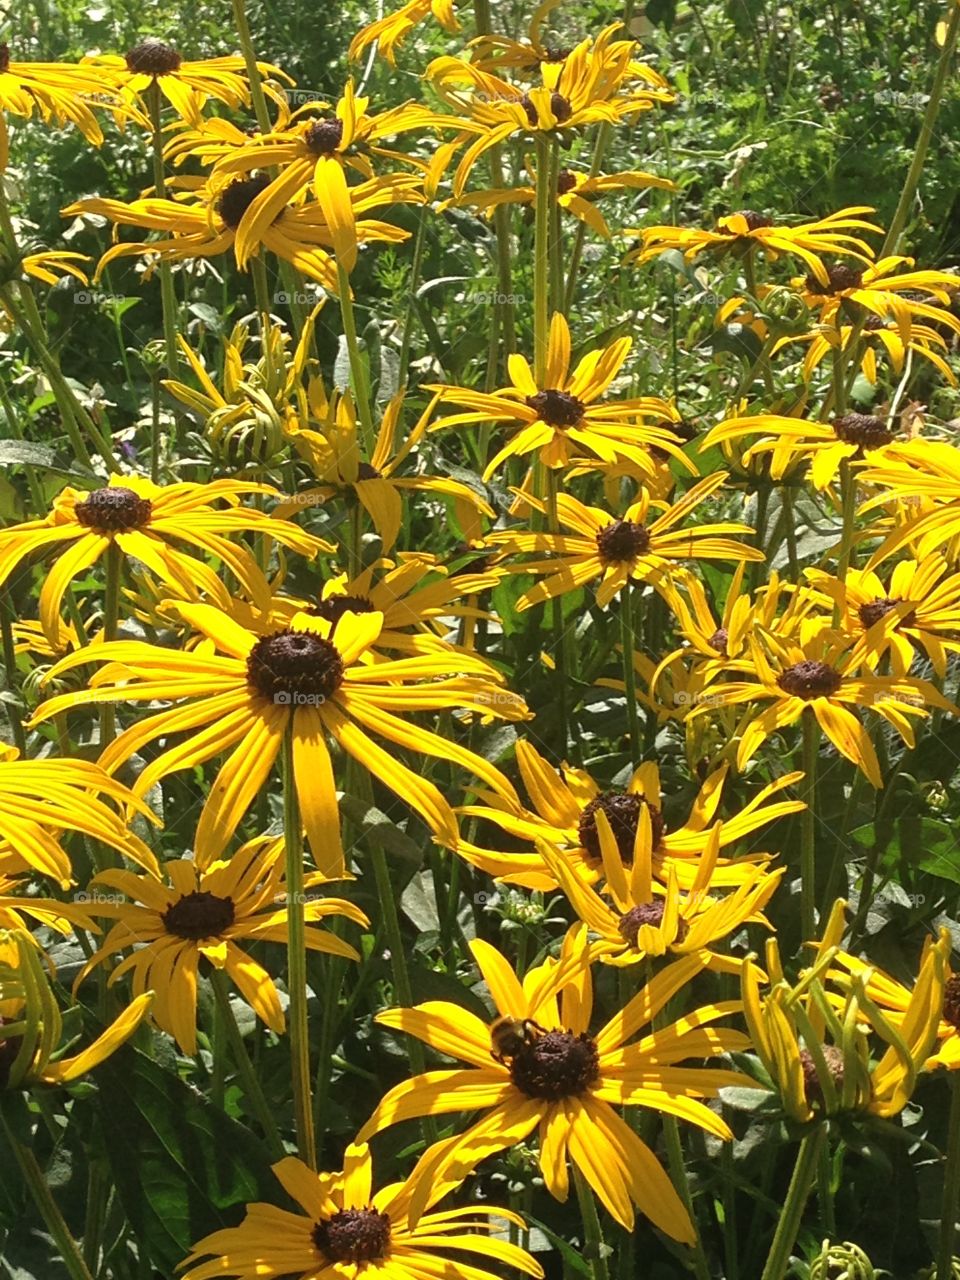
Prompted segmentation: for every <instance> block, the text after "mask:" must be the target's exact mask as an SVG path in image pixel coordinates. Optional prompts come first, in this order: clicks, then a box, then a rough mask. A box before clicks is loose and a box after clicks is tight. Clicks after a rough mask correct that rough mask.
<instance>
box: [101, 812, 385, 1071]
mask: <svg viewBox="0 0 960 1280" xmlns="http://www.w3.org/2000/svg"><path fill="white" fill-rule="evenodd" d="M283 860H284V849H283V837H282V836H281V837H279V838H273V837H268V836H262V837H260V838H259V839H256V840H250V841H248V842H247V843H246V844H245V845H243V846H242V847H241V848H239V849H238V850H237V851H236V852H235V853H234V854H233V855H232V856H231V857H230V858H229V859H226V860H220V861H215V862H210V863H208V864H207V865H206V867H205V868H203V869H201V868H200V867H198V866H197V864H196V863H195V862H194V861H193V860H192V859H190V858H179V859H171V860H169V861H167V862H165V863H164V864H163V867H162V869H161V874H160V875H158V876H148V875H134V874H133V873H132V872H130V871H120V870H115V869H112V868H111V869H108V870H106V871H102V872H100V874H99V875H97V876H96V877H95V878H94V879H93V881H92V882H91V884H90V893H89V894H88V903H87V910H88V911H89V913H90V914H91V915H93V916H96V917H102V918H105V919H109V920H115V921H116V924H114V925H113V927H112V928H111V929H110V931H109V933H108V934H107V936H106V937H105V938H104V940H103V942H102V944H101V946H100V947H99V948H98V950H97V951H96V952H95V953H94V954H93V955H92V956H91V957H90V959H89V960H88V961H87V963H86V964H85V965H84V967H83V969H82V970H81V971H80V974H79V975H78V977H77V984H79V983H80V982H82V980H83V979H84V978H85V977H86V975H87V974H88V973H89V972H90V971H91V970H92V969H95V968H96V966H97V965H101V964H105V963H106V962H107V961H109V960H111V958H112V957H114V956H116V955H117V954H118V953H120V952H128V953H129V954H127V955H126V956H125V957H124V958H123V959H121V960H120V963H119V964H117V965H116V966H115V967H114V968H112V969H111V970H110V979H109V981H110V983H111V984H112V983H115V982H116V981H117V980H118V979H120V978H123V977H124V976H125V975H127V974H130V975H131V976H132V982H133V993H134V995H135V996H139V995H140V994H141V993H142V992H144V991H148V990H151V989H152V990H153V991H154V992H155V994H156V998H155V1000H154V1003H153V1007H152V1009H151V1016H152V1018H153V1020H154V1021H155V1022H156V1024H157V1026H158V1027H160V1028H161V1029H162V1030H164V1031H166V1032H167V1033H168V1034H169V1035H172V1036H173V1038H174V1039H175V1040H176V1042H177V1044H178V1045H179V1046H180V1048H181V1049H182V1050H183V1052H184V1053H188V1054H194V1053H196V1051H197V976H198V973H199V972H200V969H201V964H202V962H203V961H207V962H208V963H209V964H211V965H213V966H214V967H215V968H217V969H222V970H223V971H224V972H225V973H226V975H227V977H228V978H229V979H230V981H231V982H232V983H233V984H234V986H235V987H236V988H237V990H238V991H239V992H240V994H241V995H242V996H243V998H244V999H245V1000H246V1001H247V1003H248V1004H249V1005H250V1007H251V1008H252V1009H253V1011H254V1012H255V1013H256V1015H257V1017H258V1018H261V1019H262V1020H263V1022H265V1023H266V1025H267V1026H268V1027H269V1028H270V1029H271V1030H272V1031H276V1032H278V1033H281V1032H283V1030H284V1029H285V1019H284V1015H283V1009H282V1008H281V1005H280V997H279V994H278V992H277V989H276V987H275V986H274V983H273V978H272V977H271V976H270V974H269V973H268V972H267V971H266V969H264V968H263V966H262V965H261V964H259V963H258V962H257V961H256V960H254V959H253V957H252V956H250V955H248V954H247V952H246V951H245V950H244V949H243V948H244V945H246V946H249V945H251V944H252V943H256V942H282V943H286V942H287V900H286V892H285V880H284V869H283ZM323 879H324V877H323V875H322V873H321V872H319V871H317V872H308V873H307V874H306V875H305V877H304V888H305V889H307V890H314V891H316V888H317V886H318V885H319V884H321V882H322V881H323ZM108 890H113V891H114V892H113V894H111V893H109V892H105V891H108ZM121 895H122V896H125V897H127V898H129V899H130V901H129V902H123V901H122V898H121ZM331 916H340V917H343V918H344V919H347V920H352V921H353V922H354V924H359V925H363V926H365V925H367V924H369V921H368V920H367V917H366V916H365V915H364V913H363V912H362V911H361V910H360V908H359V907H357V906H355V905H354V904H353V903H352V902H347V901H345V900H344V899H342V898H326V897H322V896H320V894H319V892H314V893H311V894H309V896H308V898H307V901H306V902H305V904H304V919H305V920H306V927H305V930H304V941H305V945H306V946H307V947H308V948H309V949H310V950H311V951H322V952H326V953H327V954H328V955H336V956H345V957H346V958H347V959H348V960H358V959H359V958H360V957H359V954H358V952H357V951H356V950H355V949H354V948H353V947H352V946H351V945H350V944H349V943H348V942H346V941H344V940H343V939H342V938H339V937H338V936H337V935H336V934H335V933H331V932H329V931H328V930H326V929H321V928H318V927H317V925H318V922H320V921H322V920H326V919H327V918H328V917H331Z"/></svg>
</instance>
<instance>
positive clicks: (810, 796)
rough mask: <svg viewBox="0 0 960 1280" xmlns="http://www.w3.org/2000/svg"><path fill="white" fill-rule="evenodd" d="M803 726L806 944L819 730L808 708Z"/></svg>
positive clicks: (810, 924) (810, 926)
mask: <svg viewBox="0 0 960 1280" xmlns="http://www.w3.org/2000/svg"><path fill="white" fill-rule="evenodd" d="M800 718H801V720H802V722H803V758H802V764H801V767H802V769H803V773H804V800H805V801H806V804H807V807H806V808H805V809H804V810H803V812H802V813H801V815H800V929H801V932H802V934H803V940H804V941H805V942H809V941H810V940H811V939H812V938H813V936H814V930H815V928H816V908H815V903H816V875H817V859H816V844H817V808H816V805H817V754H818V752H819V748H820V727H819V725H818V723H817V720H816V717H815V716H814V714H813V711H812V710H811V709H810V708H809V707H807V708H806V709H805V710H804V712H803V715H802V716H801V717H800Z"/></svg>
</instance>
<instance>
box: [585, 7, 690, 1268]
mask: <svg viewBox="0 0 960 1280" xmlns="http://www.w3.org/2000/svg"><path fill="white" fill-rule="evenodd" d="M643 16H644V17H645V18H647V19H648V20H649V21H650V22H652V23H653V24H654V25H655V26H658V27H663V28H664V30H665V31H670V30H671V28H672V27H673V24H674V23H675V22H676V20H677V0H650V3H649V4H648V5H647V7H646V9H645V10H644V13H643ZM588 1274H589V1273H588Z"/></svg>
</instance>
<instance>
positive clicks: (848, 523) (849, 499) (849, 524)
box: [837, 458, 857, 582]
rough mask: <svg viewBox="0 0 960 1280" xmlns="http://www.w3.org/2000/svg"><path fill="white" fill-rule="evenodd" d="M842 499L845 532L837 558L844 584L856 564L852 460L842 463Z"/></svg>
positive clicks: (842, 535)
mask: <svg viewBox="0 0 960 1280" xmlns="http://www.w3.org/2000/svg"><path fill="white" fill-rule="evenodd" d="M840 498H841V504H842V509H843V532H842V534H841V540H840V554H839V556H838V558H837V577H838V578H839V579H840V581H841V582H842V581H843V579H844V576H845V575H846V572H847V570H848V569H849V568H850V567H851V565H853V564H854V562H855V557H854V552H853V526H854V517H855V515H856V508H857V484H856V480H855V479H854V475H853V472H852V471H851V469H850V459H849V458H844V459H843V461H842V462H841V463H840Z"/></svg>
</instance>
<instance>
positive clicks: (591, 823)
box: [577, 791, 666, 866]
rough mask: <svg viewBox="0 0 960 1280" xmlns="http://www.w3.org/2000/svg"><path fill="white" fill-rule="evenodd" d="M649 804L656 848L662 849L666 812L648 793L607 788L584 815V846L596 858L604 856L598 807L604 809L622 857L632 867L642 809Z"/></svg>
mask: <svg viewBox="0 0 960 1280" xmlns="http://www.w3.org/2000/svg"><path fill="white" fill-rule="evenodd" d="M644 805H645V806H646V808H647V812H648V813H649V814H650V827H651V831H652V835H653V847H654V849H658V848H659V847H660V843H661V841H662V840H663V833H664V830H665V829H666V824H665V823H664V821H663V814H662V813H661V812H660V810H659V809H658V808H657V807H656V805H652V804H650V802H649V801H648V800H647V799H646V798H645V797H644V796H638V795H634V794H633V793H632V792H629V791H604V792H602V793H601V794H600V795H598V796H595V797H594V799H593V800H591V801H590V803H589V804H588V805H586V806H585V807H584V809H583V811H582V812H581V814H580V823H579V826H578V830H577V835H578V838H579V840H580V843H581V845H583V847H584V849H585V850H586V851H587V853H588V854H589V855H590V857H592V858H600V857H601V856H602V855H601V853H600V836H599V833H598V832H597V818H596V814H597V810H598V809H602V810H603V812H604V815H605V816H606V819H607V821H608V822H609V823H610V829H611V831H612V832H613V838H614V839H615V840H616V842H617V852H618V853H619V854H620V860H621V861H622V862H623V863H625V864H626V865H627V866H629V865H630V864H631V863H632V862H633V846H634V844H635V843H636V839H637V827H638V826H639V823H640V810H641V808H642V807H643V806H644Z"/></svg>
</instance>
